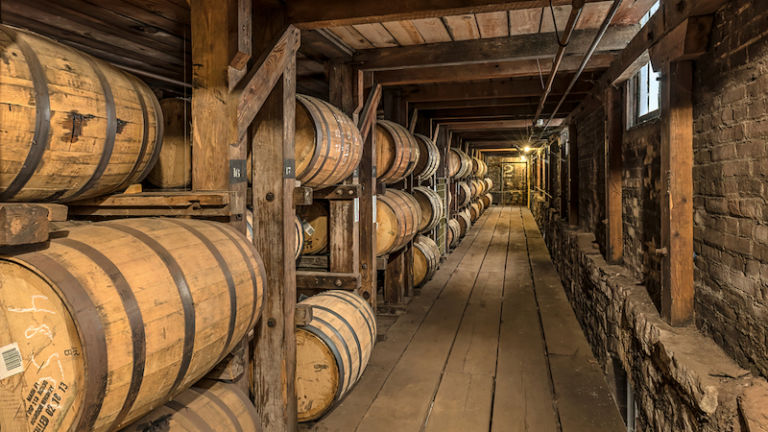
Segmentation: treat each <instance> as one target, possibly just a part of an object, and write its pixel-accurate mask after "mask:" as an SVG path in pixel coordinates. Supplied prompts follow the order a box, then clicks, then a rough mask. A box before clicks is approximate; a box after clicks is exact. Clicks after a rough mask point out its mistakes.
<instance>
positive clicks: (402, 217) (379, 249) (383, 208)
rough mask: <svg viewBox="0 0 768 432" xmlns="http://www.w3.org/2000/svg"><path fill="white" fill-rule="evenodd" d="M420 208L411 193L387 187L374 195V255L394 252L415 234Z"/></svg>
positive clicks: (419, 217) (419, 218)
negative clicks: (380, 193)
mask: <svg viewBox="0 0 768 432" xmlns="http://www.w3.org/2000/svg"><path fill="white" fill-rule="evenodd" d="M420 221H421V208H420V207H419V202H418V201H416V198H414V197H413V195H411V194H409V193H407V192H403V191H399V190H396V189H387V190H386V192H384V194H382V195H377V196H376V225H377V227H376V255H377V256H381V255H385V254H388V253H390V252H394V251H396V250H398V249H400V248H402V247H403V246H405V245H406V244H407V243H408V242H409V241H411V239H412V238H413V236H415V235H416V233H417V230H418V227H419V222H420Z"/></svg>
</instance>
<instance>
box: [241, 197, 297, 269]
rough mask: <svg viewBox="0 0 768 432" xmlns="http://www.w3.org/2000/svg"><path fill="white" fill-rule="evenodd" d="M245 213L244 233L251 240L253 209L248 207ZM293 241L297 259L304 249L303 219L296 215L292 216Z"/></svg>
mask: <svg viewBox="0 0 768 432" xmlns="http://www.w3.org/2000/svg"><path fill="white" fill-rule="evenodd" d="M246 215H247V216H246V229H247V231H246V234H247V236H248V240H250V241H251V242H253V211H252V210H251V209H250V208H249V209H248V210H246ZM293 241H294V243H293V244H294V252H293V254H294V258H295V259H299V257H300V256H301V253H302V251H303V250H304V221H302V220H301V218H300V217H299V216H298V215H297V216H294V217H293Z"/></svg>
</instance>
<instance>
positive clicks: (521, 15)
mask: <svg viewBox="0 0 768 432" xmlns="http://www.w3.org/2000/svg"><path fill="white" fill-rule="evenodd" d="M541 11H542V9H541V8H535V9H521V10H511V11H509V12H508V13H507V15H508V17H509V35H510V36H516V35H524V34H532V33H538V32H539V29H540V28H541Z"/></svg>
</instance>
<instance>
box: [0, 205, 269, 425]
mask: <svg viewBox="0 0 768 432" xmlns="http://www.w3.org/2000/svg"><path fill="white" fill-rule="evenodd" d="M66 232H67V233H68V234H67V235H66V237H63V238H56V239H53V240H51V241H50V244H49V246H48V247H47V248H46V249H44V250H38V251H34V252H25V253H20V254H17V255H13V256H4V257H0V286H3V287H4V288H5V289H3V290H0V304H2V305H3V306H4V307H3V309H2V311H0V320H2V321H4V322H6V323H7V324H8V329H9V334H8V335H7V336H8V338H9V339H10V340H12V341H15V342H17V343H18V349H19V352H18V355H19V356H20V360H21V361H22V363H23V364H25V365H32V364H37V365H38V366H36V367H27V368H25V369H24V370H23V371H20V372H21V378H20V383H19V387H18V388H19V389H20V392H19V394H18V408H15V409H18V410H19V411H21V412H29V410H32V411H34V410H35V409H36V404H37V400H36V399H35V400H33V401H32V402H30V401H28V400H27V398H26V392H29V391H32V389H36V390H37V391H39V392H40V394H49V395H52V397H53V399H52V400H54V401H56V402H57V404H56V405H58V409H56V410H55V411H52V412H49V413H47V414H45V420H40V418H42V416H41V417H38V422H43V421H44V422H45V423H46V424H48V428H49V430H61V431H70V430H71V431H86V430H87V431H91V430H93V431H107V430H116V429H119V428H120V427H122V426H125V425H127V424H129V423H131V422H132V421H134V420H136V419H137V418H139V417H141V416H143V415H144V414H146V413H148V412H149V411H151V410H153V409H154V408H156V407H158V406H160V405H162V404H164V403H165V402H167V401H168V400H170V399H172V398H173V397H174V396H176V395H177V394H179V393H181V392H182V391H184V390H185V389H187V388H188V387H189V386H191V385H192V384H193V383H195V382H196V381H197V380H198V379H200V377H202V376H203V375H205V374H206V373H208V372H209V371H210V370H211V369H212V368H213V367H214V366H215V365H216V364H217V363H218V362H219V361H220V360H221V359H223V358H224V357H225V356H226V355H227V354H228V353H229V352H230V351H231V350H232V348H233V347H234V346H235V345H236V344H237V343H239V342H240V340H241V339H242V338H243V336H245V334H246V333H247V332H248V331H249V330H250V329H251V328H252V327H253V325H254V324H255V323H256V320H257V319H258V317H259V313H260V311H261V305H262V296H263V292H264V283H265V278H266V276H265V273H264V265H263V263H262V261H261V258H260V257H259V255H258V253H257V252H256V250H255V249H254V247H253V245H252V244H251V243H249V242H248V240H247V239H246V237H245V236H244V235H242V234H240V233H239V232H237V231H235V230H234V229H233V228H232V227H230V226H228V225H225V224H221V223H216V222H209V221H202V220H192V219H162V218H151V219H150V218H145V219H122V220H114V221H108V222H99V223H92V224H87V225H82V226H75V227H70V228H67V230H66ZM21 393H24V394H21ZM7 399H8V398H6V401H7ZM39 406H42V405H39ZM36 424H41V423H36Z"/></svg>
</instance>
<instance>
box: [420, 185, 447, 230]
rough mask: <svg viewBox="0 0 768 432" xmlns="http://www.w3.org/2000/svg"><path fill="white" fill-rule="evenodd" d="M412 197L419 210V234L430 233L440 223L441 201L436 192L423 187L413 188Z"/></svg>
mask: <svg viewBox="0 0 768 432" xmlns="http://www.w3.org/2000/svg"><path fill="white" fill-rule="evenodd" d="M413 197H414V198H416V201H417V202H418V203H419V208H421V221H420V222H419V232H420V233H423V232H427V231H432V230H433V229H434V228H435V227H436V226H437V223H438V222H440V218H442V217H443V200H441V199H440V195H438V194H437V192H435V191H433V190H432V189H430V188H428V187H424V186H418V187H415V188H413Z"/></svg>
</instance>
